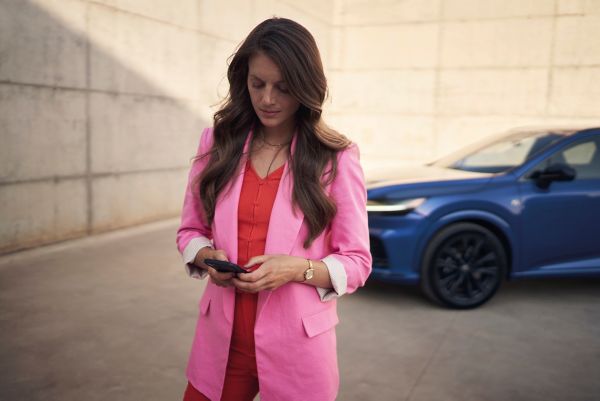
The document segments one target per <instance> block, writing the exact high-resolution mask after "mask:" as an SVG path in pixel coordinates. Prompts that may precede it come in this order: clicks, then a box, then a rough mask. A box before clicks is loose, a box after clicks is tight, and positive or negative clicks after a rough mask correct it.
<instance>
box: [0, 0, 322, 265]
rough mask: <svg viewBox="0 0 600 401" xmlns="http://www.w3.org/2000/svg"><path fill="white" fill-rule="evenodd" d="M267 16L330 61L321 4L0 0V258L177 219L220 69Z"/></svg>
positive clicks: (219, 88)
mask: <svg viewBox="0 0 600 401" xmlns="http://www.w3.org/2000/svg"><path fill="white" fill-rule="evenodd" d="M175 4H176V6H175ZM273 14H276V15H280V16H288V17H290V18H294V19H296V20H298V21H299V22H301V23H303V24H305V25H306V26H307V27H308V28H309V29H311V31H312V32H313V33H314V34H315V36H316V37H317V40H318V41H319V45H320V47H321V50H322V51H323V53H324V57H325V58H326V60H327V59H328V57H329V49H330V35H329V33H330V30H331V23H332V19H331V15H332V14H333V3H332V2H327V1H325V2H323V1H316V0H312V1H304V2H301V3H298V2H293V1H283V0H280V1H278V0H253V1H248V0H234V1H219V0H203V1H201V0H178V1H177V2H172V1H168V0H153V1H149V0H96V1H80V0H37V1H33V0H0V142H1V146H0V225H1V227H0V253H5V252H10V251H14V250H18V249H22V248H27V247H31V246H35V245H39V244H44V243H50V242H56V241H60V240H64V239H68V238H74V237H79V236H84V235H88V234H92V233H96V232H101V231H106V230H112V229H116V228H119V227H125V226H130V225H135V224H140V223H144V222H148V221H153V220H158V219H162V218H166V217H174V216H176V215H177V214H178V213H179V211H180V208H181V202H182V199H183V190H184V188H185V182H186V181H185V180H186V173H187V170H188V168H189V166H190V159H191V157H193V156H194V153H195V150H196V147H197V141H198V138H199V133H200V132H201V129H202V128H203V127H205V126H207V125H210V124H211V121H212V114H213V112H214V111H215V108H214V107H212V108H211V105H214V104H215V103H216V102H217V101H218V100H219V99H220V97H221V96H222V95H224V94H225V93H226V88H227V86H226V82H225V72H226V60H227V57H228V56H229V55H230V54H231V53H232V52H233V50H234V48H235V46H236V45H237V44H238V43H239V42H240V41H241V40H242V39H243V38H244V37H245V35H246V34H247V33H248V32H249V30H250V29H251V28H252V27H253V26H255V25H256V24H257V23H258V22H260V21H262V20H263V19H265V18H267V17H269V16H271V15H273Z"/></svg>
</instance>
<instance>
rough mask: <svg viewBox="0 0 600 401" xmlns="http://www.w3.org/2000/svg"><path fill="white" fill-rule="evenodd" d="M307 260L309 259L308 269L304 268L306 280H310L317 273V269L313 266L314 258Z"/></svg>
mask: <svg viewBox="0 0 600 401" xmlns="http://www.w3.org/2000/svg"><path fill="white" fill-rule="evenodd" d="M306 260H307V261H308V269H306V270H304V281H306V280H310V279H311V278H313V276H314V275H315V269H314V268H313V264H312V260H310V259H306Z"/></svg>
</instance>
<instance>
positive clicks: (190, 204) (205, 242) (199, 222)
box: [176, 128, 212, 278]
mask: <svg viewBox="0 0 600 401" xmlns="http://www.w3.org/2000/svg"><path fill="white" fill-rule="evenodd" d="M211 139H212V130H211V129H210V128H207V129H205V130H204V131H203V132H202V135H201V137H200V143H199V145H198V151H197V152H196V156H200V155H203V154H204V153H206V152H207V151H208V149H210V146H211V142H212V141H211ZM205 165H206V160H202V159H197V160H194V162H193V163H192V167H191V168H190V171H189V174H188V180H187V187H186V190H185V196H184V199H183V208H182V211H181V224H180V225H179V228H178V229H177V238H176V243H177V249H178V250H179V253H180V254H181V256H182V258H183V263H184V264H185V268H186V272H187V274H188V275H189V276H190V277H193V278H204V277H206V275H207V274H208V272H207V271H206V270H205V269H202V268H200V267H198V266H195V265H194V264H193V263H192V262H193V261H194V259H195V257H196V254H197V253H198V251H199V250H200V249H202V248H204V247H206V246H212V230H211V227H210V226H209V225H208V224H207V222H206V217H205V213H204V208H203V207H202V202H201V201H200V196H199V193H198V185H195V184H196V180H195V178H196V177H197V176H198V175H199V174H200V173H201V172H202V169H203V168H204V166H205Z"/></svg>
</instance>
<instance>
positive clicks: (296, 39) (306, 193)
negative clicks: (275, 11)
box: [199, 18, 350, 248]
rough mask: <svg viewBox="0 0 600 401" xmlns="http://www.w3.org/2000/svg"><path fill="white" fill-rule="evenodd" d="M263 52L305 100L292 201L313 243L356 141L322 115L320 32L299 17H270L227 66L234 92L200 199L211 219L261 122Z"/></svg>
mask: <svg viewBox="0 0 600 401" xmlns="http://www.w3.org/2000/svg"><path fill="white" fill-rule="evenodd" d="M259 52H262V53H263V54H264V55H266V56H267V57H269V58H270V59H271V60H273V62H274V63H275V64H276V65H277V66H278V67H279V70H280V71H281V74H282V76H283V79H284V80H285V82H286V84H287V87H288V88H289V92H290V94H291V95H292V96H293V97H294V98H295V99H296V100H298V102H299V103H300V107H299V108H298V111H297V112H296V115H295V122H296V136H297V137H296V145H295V149H294V154H291V155H290V167H291V171H292V173H293V177H294V187H293V196H292V201H293V203H294V207H298V208H300V210H302V212H303V213H304V217H305V219H306V223H307V225H308V236H307V238H306V239H305V241H304V247H305V248H307V247H308V246H310V244H311V243H312V242H313V241H314V239H315V238H316V237H317V236H318V235H319V234H321V233H322V232H323V231H324V230H325V228H326V227H327V225H328V224H329V223H330V222H331V220H332V219H333V217H334V216H335V213H336V205H335V202H334V201H333V200H332V199H331V198H330V197H328V196H327V194H326V192H325V186H326V185H328V184H329V183H331V181H332V180H333V179H334V178H335V175H336V171H337V152H338V151H340V150H341V149H344V148H346V147H347V146H348V145H349V144H350V141H349V140H348V139H347V138H346V137H345V136H343V135H341V134H340V133H338V132H336V131H334V130H332V129H330V128H329V127H327V126H326V125H325V123H324V122H323V121H322V119H321V113H322V105H323V101H324V100H325V96H326V95H327V80H326V78H325V74H324V72H323V65H322V63H321V56H320V54H319V49H318V48H317V44H316V42H315V40H314V38H313V37H312V35H311V34H310V32H309V31H308V30H307V29H306V28H304V27H303V26H302V25H300V24H298V23H297V22H294V21H292V20H290V19H287V18H270V19H267V20H265V21H263V22H262V23H260V24H259V25H258V26H256V27H255V28H254V29H253V30H252V32H250V34H249V35H248V37H247V38H246V39H245V40H244V41H243V42H242V44H241V45H240V46H239V48H238V49H237V51H236V52H235V53H234V55H233V57H232V59H231V62H230V63H229V67H228V70H227V79H228V80H229V93H228V95H227V97H226V98H225V99H224V101H223V103H222V106H221V108H220V109H219V110H218V111H217V112H216V113H215V115H214V124H213V126H214V130H213V136H214V142H213V146H212V148H211V150H210V151H208V153H207V154H206V155H205V156H208V157H210V159H209V162H208V163H207V166H206V168H205V169H204V170H203V172H202V174H201V175H200V177H199V183H200V185H199V191H200V199H202V204H203V207H204V211H205V214H206V217H207V220H208V223H209V224H211V223H212V221H213V219H214V214H215V205H216V202H217V197H218V196H219V194H220V193H221V192H222V191H223V189H224V188H225V187H226V185H227V183H228V182H229V181H230V180H231V179H232V177H233V176H234V174H235V173H236V171H237V169H238V165H239V163H240V160H241V157H242V153H243V148H244V143H245V140H246V137H247V135H248V132H249V131H250V129H251V128H252V127H258V126H259V125H260V120H259V119H258V117H257V115H256V114H255V112H254V109H253V107H252V103H251V100H250V94H249V92H248V86H247V78H248V62H249V59H250V58H251V57H252V56H253V55H255V54H257V53H259ZM326 168H327V169H328V170H327V171H325V169H326ZM323 177H326V178H325V179H323Z"/></svg>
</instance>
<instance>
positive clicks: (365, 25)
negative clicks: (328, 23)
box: [332, 14, 585, 28]
mask: <svg viewBox="0 0 600 401" xmlns="http://www.w3.org/2000/svg"><path fill="white" fill-rule="evenodd" d="M584 15H585V14H563V15H559V17H561V16H565V17H567V16H568V17H573V16H584ZM554 17H555V15H553V14H540V15H524V16H522V15H517V16H514V17H481V18H474V19H466V18H447V19H443V18H432V19H428V20H405V21H397V22H394V21H392V22H380V23H348V24H340V23H337V24H332V28H371V27H380V26H382V27H388V26H401V25H424V24H440V23H444V22H445V23H459V24H471V23H479V22H488V21H519V20H543V19H550V18H554Z"/></svg>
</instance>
